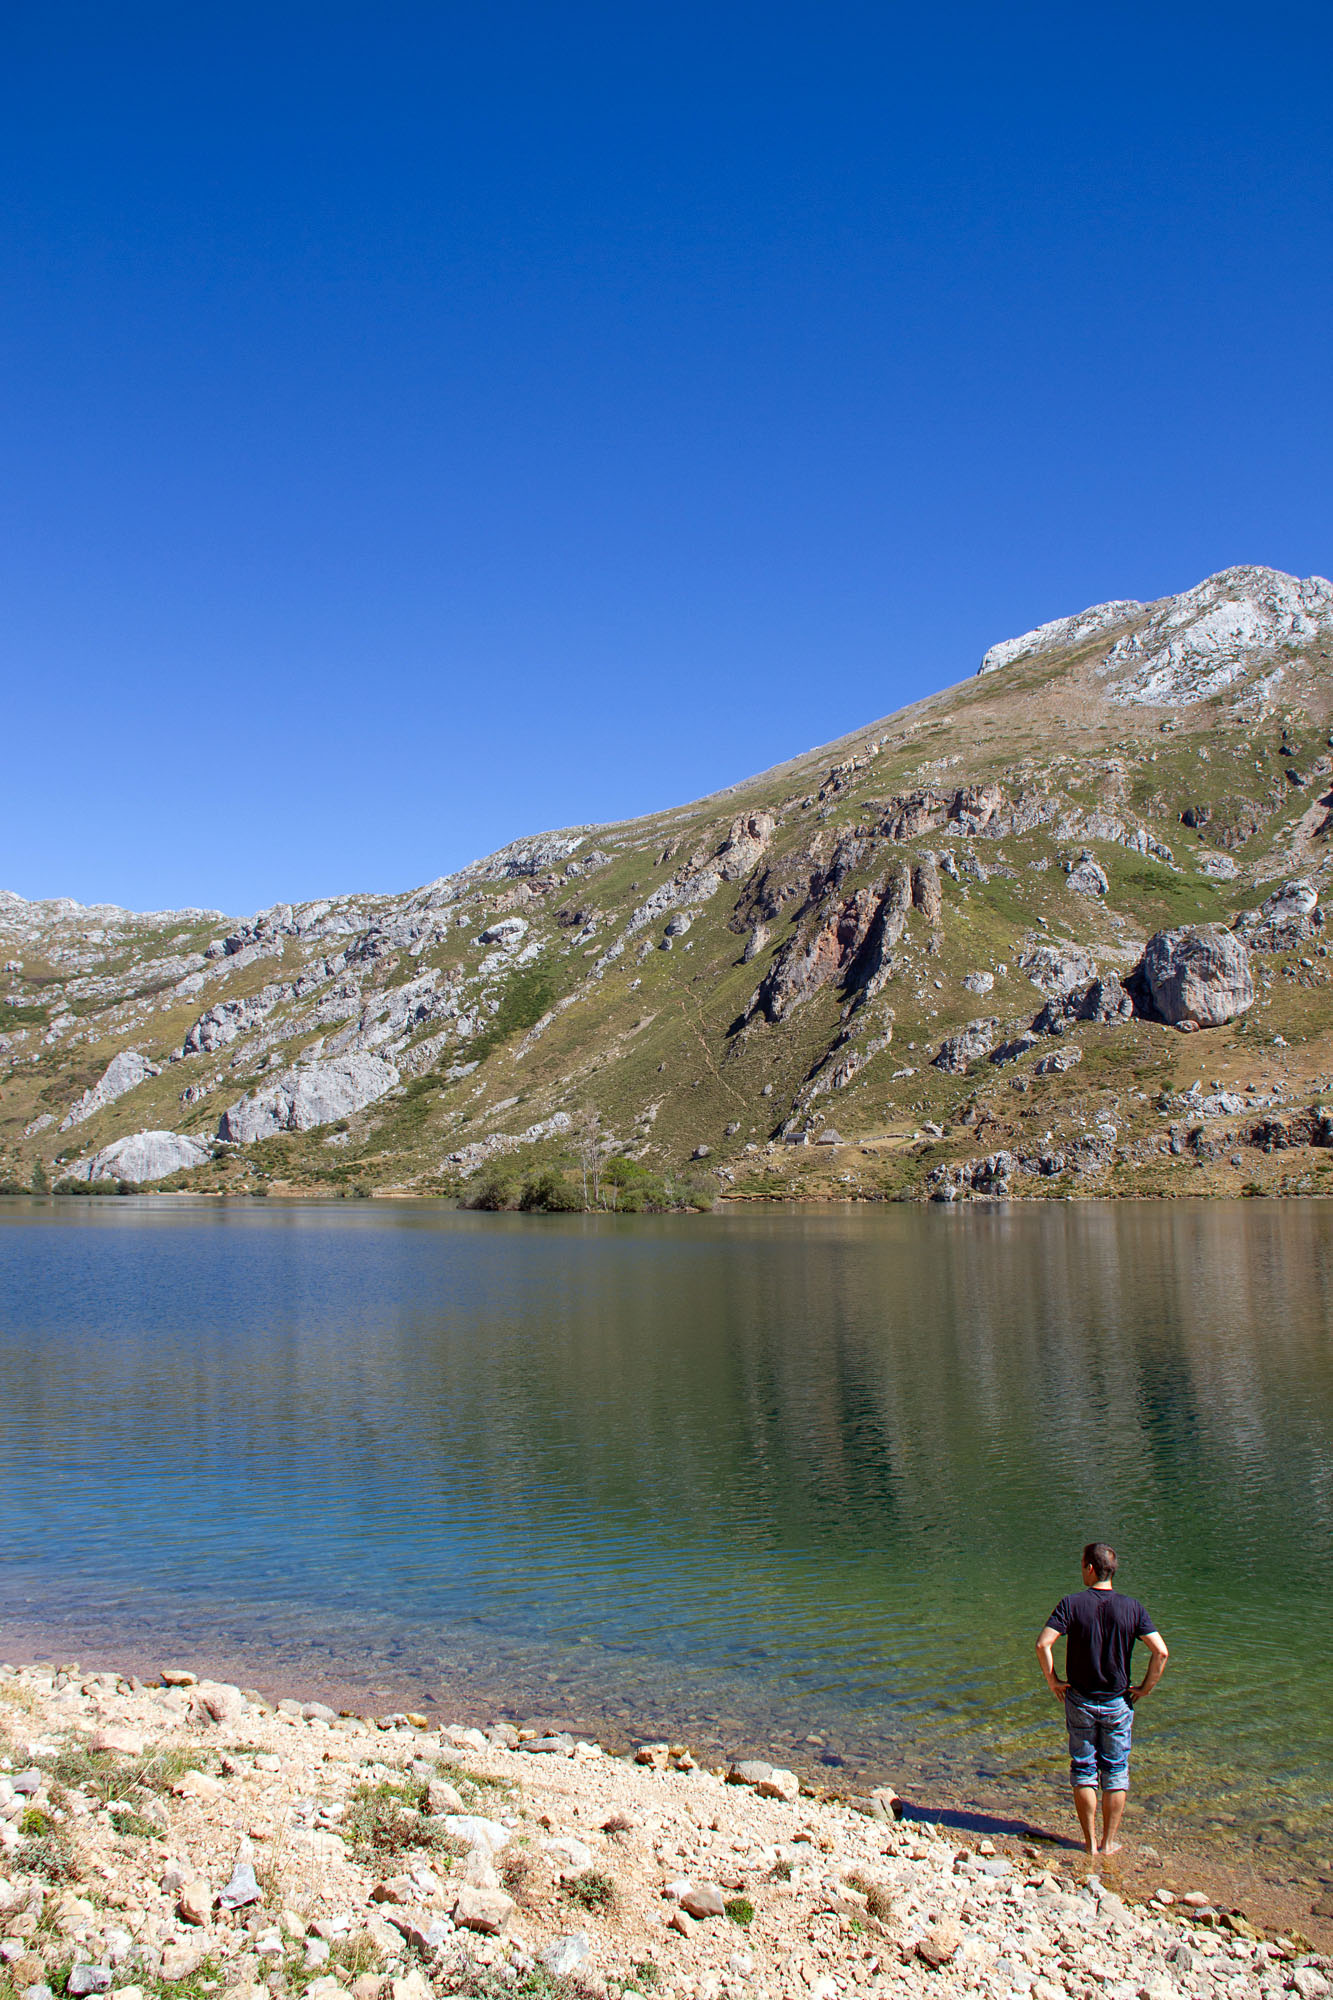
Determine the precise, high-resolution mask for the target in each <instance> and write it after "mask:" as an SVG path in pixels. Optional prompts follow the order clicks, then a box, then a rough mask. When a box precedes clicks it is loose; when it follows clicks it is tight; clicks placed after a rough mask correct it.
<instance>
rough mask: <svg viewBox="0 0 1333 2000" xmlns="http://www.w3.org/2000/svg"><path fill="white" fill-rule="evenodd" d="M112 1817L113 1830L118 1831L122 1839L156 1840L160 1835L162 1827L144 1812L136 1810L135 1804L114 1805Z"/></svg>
mask: <svg viewBox="0 0 1333 2000" xmlns="http://www.w3.org/2000/svg"><path fill="white" fill-rule="evenodd" d="M110 1818H111V1826H112V1831H113V1832H115V1833H118V1834H119V1835H120V1837H121V1839H122V1840H156V1839H158V1838H159V1837H160V1834H161V1828H160V1827H156V1826H154V1825H153V1822H152V1821H151V1820H149V1819H145V1818H144V1816H143V1814H142V1813H137V1812H135V1810H134V1807H133V1806H113V1807H112V1808H111V1814H110Z"/></svg>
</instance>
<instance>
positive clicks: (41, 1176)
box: [32, 1160, 51, 1194]
mask: <svg viewBox="0 0 1333 2000" xmlns="http://www.w3.org/2000/svg"><path fill="white" fill-rule="evenodd" d="M32 1191H33V1193H34V1194H50V1192H51V1183H50V1181H49V1180H48V1179H47V1177H46V1165H45V1162H44V1161H42V1160H34V1161H33V1163H32Z"/></svg>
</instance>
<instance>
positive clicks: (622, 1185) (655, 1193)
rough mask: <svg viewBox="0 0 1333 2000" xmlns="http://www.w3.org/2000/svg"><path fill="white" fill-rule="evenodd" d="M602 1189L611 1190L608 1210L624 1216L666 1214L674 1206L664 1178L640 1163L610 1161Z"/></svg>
mask: <svg viewBox="0 0 1333 2000" xmlns="http://www.w3.org/2000/svg"><path fill="white" fill-rule="evenodd" d="M602 1186H603V1188H604V1189H609V1190H610V1191H611V1192H610V1196H609V1199H608V1203H607V1205H608V1207H611V1208H614V1209H617V1210H619V1212H620V1213H621V1214H622V1215H663V1214H665V1213H666V1211H667V1210H668V1209H669V1208H670V1207H671V1206H672V1200H671V1195H670V1192H669V1191H668V1188H667V1184H666V1182H665V1181H664V1180H663V1179H662V1176H661V1175H660V1174H655V1173H654V1172H653V1170H652V1168H651V1167H645V1166H644V1165H643V1164H642V1162H641V1161H639V1160H609V1161H608V1162H607V1164H606V1166H605V1167H604V1168H603V1169H602Z"/></svg>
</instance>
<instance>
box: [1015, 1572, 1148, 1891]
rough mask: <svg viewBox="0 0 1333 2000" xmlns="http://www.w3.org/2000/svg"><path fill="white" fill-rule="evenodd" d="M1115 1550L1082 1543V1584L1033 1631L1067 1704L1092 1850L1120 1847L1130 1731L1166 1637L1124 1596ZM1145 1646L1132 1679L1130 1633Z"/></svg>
mask: <svg viewBox="0 0 1333 2000" xmlns="http://www.w3.org/2000/svg"><path fill="white" fill-rule="evenodd" d="M1115 1571H1116V1553H1115V1550H1114V1549H1112V1548H1108V1547H1107V1545H1106V1543H1105V1542H1089V1543H1088V1546H1087V1547H1086V1548H1085V1549H1084V1551H1083V1588H1082V1590H1079V1591H1075V1592H1074V1594H1073V1595H1072V1596H1071V1597H1062V1598H1061V1599H1060V1602H1059V1603H1058V1604H1057V1605H1056V1607H1055V1609H1054V1611H1053V1612H1052V1613H1051V1615H1050V1617H1049V1618H1048V1619H1047V1621H1046V1623H1045V1625H1044V1626H1043V1627H1042V1629H1041V1633H1040V1635H1039V1636H1038V1639H1037V1658H1038V1659H1039V1660H1040V1662H1041V1670H1042V1672H1043V1673H1044V1674H1045V1676H1046V1685H1047V1686H1048V1687H1049V1688H1050V1690H1051V1693H1052V1694H1053V1695H1054V1696H1055V1698H1056V1700H1057V1701H1062V1702H1063V1703H1064V1705H1065V1724H1066V1726H1067V1728H1068V1730H1069V1782H1070V1784H1071V1785H1072V1786H1073V1788H1074V1810H1075V1811H1076V1812H1077V1814H1078V1823H1079V1826H1080V1827H1081V1828H1082V1830H1083V1845H1084V1846H1085V1847H1086V1848H1087V1850H1088V1853H1089V1854H1118V1853H1119V1851H1120V1842H1119V1841H1118V1840H1117V1838H1116V1835H1117V1833H1118V1832H1119V1830H1120V1821H1121V1819H1122V1817H1123V1816H1124V1811H1125V1797H1126V1794H1127V1793H1128V1791H1129V1737H1130V1731H1131V1730H1132V1729H1133V1727H1134V1704H1135V1703H1136V1702H1139V1701H1142V1699H1143V1697H1144V1695H1145V1694H1149V1693H1150V1692H1151V1691H1152V1689H1153V1688H1155V1687H1156V1685H1157V1683H1158V1681H1159V1680H1160V1679H1161V1678H1162V1670H1163V1668H1164V1667H1165V1666H1166V1661H1167V1652H1166V1641H1165V1640H1164V1639H1163V1638H1162V1635H1161V1633H1160V1632H1159V1631H1158V1630H1157V1627H1156V1626H1155V1625H1154V1624H1153V1622H1152V1619H1151V1618H1150V1617H1149V1616H1148V1614H1147V1612H1146V1611H1145V1610H1144V1608H1143V1606H1142V1605H1141V1604H1140V1603H1139V1601H1138V1599H1137V1598H1136V1597H1122V1596H1121V1595H1120V1593H1119V1592H1118V1591H1117V1590H1116V1588H1115V1584H1114V1581H1113V1579H1114V1577H1115ZM1062 1634H1063V1636H1064V1638H1065V1641H1066V1644H1065V1673H1066V1675H1067V1679H1065V1680H1059V1679H1057V1678H1056V1672H1055V1642H1056V1640H1057V1639H1058V1638H1060V1637H1061V1635H1062ZM1136 1639H1142V1641H1143V1643H1144V1645H1145V1646H1146V1647H1147V1648H1148V1671H1147V1672H1146V1673H1145V1674H1144V1676H1143V1679H1142V1680H1141V1681H1140V1683H1139V1685H1138V1686H1137V1687H1131V1686H1130V1681H1129V1657H1130V1654H1131V1653H1132V1652H1133V1650H1134V1641H1135V1640H1136ZM1099 1780H1100V1783H1101V1788H1102V1837H1101V1842H1100V1845H1099V1844H1098V1840H1097V1785H1098V1781H1099Z"/></svg>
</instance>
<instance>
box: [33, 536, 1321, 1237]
mask: <svg viewBox="0 0 1333 2000" xmlns="http://www.w3.org/2000/svg"><path fill="white" fill-rule="evenodd" d="M1331 720H1333V585H1330V584H1329V583H1327V582H1326V581H1325V580H1323V579H1322V578H1318V577H1314V578H1308V579H1306V580H1304V581H1301V580H1299V579H1297V578H1294V577H1289V576H1285V575H1283V574H1282V573H1280V572H1277V571H1272V570H1264V569H1256V568H1239V569H1232V570H1227V571H1223V572H1222V573H1220V574H1219V575H1218V576H1215V577H1211V578H1209V579H1207V580H1206V581H1205V582H1204V583H1202V584H1200V585H1198V586H1197V587H1196V588H1195V589H1193V590H1190V591H1186V592H1183V593H1182V594H1181V595H1179V596H1178V597H1173V598H1166V599H1162V600H1159V601H1158V602H1156V603H1153V604H1148V605H1140V604H1138V603H1136V602H1133V601H1131V600H1119V601H1116V602H1114V603H1110V604H1105V605H1099V606H1095V607H1093V609H1092V610H1091V611H1088V612H1084V613H1081V614H1078V615H1077V616H1075V617H1072V618H1062V619H1057V620H1053V621H1051V622H1049V623H1048V624H1045V625H1042V626H1039V627H1037V628H1036V629H1035V630H1034V631H1032V632H1029V633H1026V634H1024V635H1022V636H1021V637H1020V638H1016V639H1013V640H1008V641H1005V642H1003V643H1002V644H1000V645H998V646H994V647H992V648H991V649H990V651H989V652H988V653H987V654H986V656H985V658H984V659H983V661H982V663H981V667H980V670H979V671H978V672H977V673H976V674H975V675H974V676H973V677H971V678H970V679H968V680H965V681H963V682H961V683H960V684H959V685H957V686H955V687H953V688H951V689H948V690H945V691H944V692H942V693H941V694H938V695H935V696H931V697H929V698H928V699H926V700H924V701H922V702H918V703H916V704H914V705H913V706H912V707H910V708H908V709H906V710H903V711H902V712H900V713H899V714H897V715H895V716H891V717H889V718H887V719H884V720H882V721H880V722H877V723H875V724H873V725H872V726H871V727H870V728H868V729H865V730H861V731H857V732H853V734H852V735H851V736H849V737H847V738H845V739H843V740H842V741H841V742H839V743H836V744H833V745H831V746H829V747H828V748H826V749H824V750H820V751H813V752H810V753H808V754H807V755H806V756H804V757H801V758H797V759H794V760H792V761H791V762H790V763H788V764H785V765H782V766H780V767H778V768H777V769H776V770H774V771H770V772H767V773H764V774H762V775H760V776H758V777H756V778H753V779H750V780H747V781H745V782H744V783H742V784H739V785H737V786H735V787H733V788H732V789H731V790H729V791H728V792H726V793H723V794H720V795H717V796H715V797H714V798H711V799H705V800H702V801H699V802H697V803H696V804H694V805H692V806H686V807H682V808H679V809H677V810H674V811H670V812H665V813H659V814H654V815H649V816H647V817H645V818H644V819H641V820H637V821H633V822H627V823H624V824H621V825H617V826H606V827H602V826H582V827H571V828H568V829H564V830H562V831H559V832H553V833H546V834H539V835H535V836H531V837H528V838H524V839H521V840H517V841H514V842H512V843H510V844H509V845H508V846H507V847H504V848H502V849H500V850H499V851H498V852H497V853H495V854H493V855H489V856H487V857H485V858H483V859H482V860H480V861H478V862H476V863H474V864H472V865H471V866H470V867H468V868H465V869H460V870H458V871H456V872H455V873H453V874H451V875H448V876H443V877H440V878H438V879H437V880H435V881H433V882H430V883H428V884H426V885H425V886H424V887H422V888H420V889H416V890H412V891H410V892H407V893H405V894H402V895H349V896H345V897H338V898H332V899H324V900H321V901H318V902H312V903H306V904H282V905H278V906H275V907H274V908H273V909H270V910H267V911H263V912H260V913H259V914H258V915H256V916H254V917H252V918H249V919H247V920H244V921H238V920H226V919H223V918H221V917H220V916H219V914H218V913H217V912H212V911H203V910H198V909H191V910H182V911H174V912H172V911H168V912H157V913H154V914H152V915H144V916H136V915H133V914H131V913H129V912H126V911H123V910H118V909H113V908H110V907H108V906H99V907H96V908H85V907H81V906H79V905H77V904H73V903H69V902H65V901H57V902H47V903H28V902H25V901H24V900H23V899H22V898H20V897H18V896H15V895H12V894H6V895H0V953H2V954H3V960H4V963H5V976H4V984H3V987H2V988H0V1065H3V1067H0V1149H3V1150H2V1151H0V1179H3V1180H4V1182H5V1184H6V1185H7V1186H9V1187H10V1188H11V1189H16V1188H27V1187H29V1186H31V1185H32V1184H33V1182H34V1177H35V1180H36V1184H37V1185H38V1186H41V1185H43V1184H48V1185H49V1184H51V1183H57V1184H59V1183H62V1182H63V1183H66V1184H68V1185H71V1186H75V1185H82V1186H94V1187H115V1186H150V1185H151V1186H156V1187H161V1186H163V1185H166V1186H167V1187H169V1188H171V1189H174V1190H180V1191H186V1190H194V1191H198V1192H223V1191H235V1192H251V1193H264V1192H271V1193H323V1194H340V1193H373V1192H397V1193H402V1194H424V1195H431V1194H434V1195H438V1194H450V1193H459V1192H461V1193H464V1194H468V1193H469V1192H470V1193H472V1194H474V1195H475V1194H476V1193H477V1191H478V1188H479V1185H481V1184H482V1183H484V1186H483V1187H482V1192H483V1193H484V1195H485V1198H487V1199H489V1200H494V1201H496V1202H498V1203H502V1202H504V1201H505V1200H507V1199H517V1198H518V1196H519V1194H520V1193H521V1191H522V1189H523V1187H524V1186H525V1185H526V1186H528V1187H529V1189H530V1190H531V1189H532V1188H538V1189H545V1197H544V1198H543V1201H542V1203H541V1205H557V1206H563V1205H567V1202H566V1197H568V1203H569V1204H574V1205H579V1204H581V1201H582V1200H583V1199H594V1200H596V1201H597V1202H599V1203H600V1204H602V1205H612V1204H613V1205H616V1206H630V1207H633V1206H637V1205H642V1204H643V1203H644V1202H648V1203H650V1204H652V1205H661V1204H662V1203H663V1202H670V1201H672V1200H675V1201H680V1200H689V1201H692V1202H695V1203H697V1204H699V1205H703V1204H706V1203H707V1202H708V1201H710V1200H711V1199H713V1198H714V1197H716V1196H722V1197H724V1198H739V1197H742V1196H747V1197H750V1198H761V1197H763V1198H771V1197H773V1196H775V1195H776V1196H788V1195H814V1196H819V1197H822V1198H827V1197H828V1196H830V1195H835V1196H839V1197H842V1198H858V1197H861V1198H874V1197H887V1196H903V1195H917V1196H927V1195H933V1196H935V1197H937V1198H943V1199H948V1198H957V1197H958V1196H960V1195H964V1196H966V1195H969V1194H974V1193H995V1192H1008V1193H1020V1192H1022V1193H1042V1194H1049V1193H1084V1192H1089V1193H1108V1192H1117V1191H1118V1192H1125V1193H1169V1192H1185V1191H1188V1192H1191V1193H1194V1192H1204V1191H1208V1192H1226V1191H1231V1192H1238V1191H1240V1190H1241V1189H1242V1188H1253V1189H1254V1190H1255V1191H1258V1190H1260V1189H1263V1190H1268V1189H1270V1188H1271V1189H1276V1188H1284V1189H1288V1190H1290V1191H1298V1190H1299V1191H1314V1190H1315V1189H1317V1188H1318V1187H1319V1186H1320V1185H1321V1184H1322V1183H1321V1181H1320V1175H1321V1173H1322V1170H1323V1168H1324V1165H1325V1162H1326V1160H1327V1159H1329V1158H1333V1152H1328V1151H1327V1150H1326V1149H1325V1139H1324V1134H1325V1131H1326V1129H1327V1130H1328V1131H1329V1132H1330V1133H1333V1126H1326V1122H1325V1120H1324V1114H1323V1107H1322V1103H1321V1098H1322V1093H1323V1092H1324V1091H1325V1090H1326V1089H1327V1088H1329V1085H1330V1076H1329V1072H1330V1070H1333V1039H1331V1038H1333V1005H1331V1004H1330V995H1329V992H1328V984H1329V971H1328V963H1327V950H1326V946H1325V944H1324V942H1323V911H1322V906H1321V902H1320V896H1321V891H1322V888H1323V885H1324V882H1325V880H1326V877H1327V872H1328V865H1329V850H1328V842H1329V834H1330V830H1333V788H1331V781H1333V757H1330V754H1329V726H1330V721H1331ZM979 1002H981V1003H982V1004H981V1005H979V1004H978V1003H979ZM1181 1028H1184V1029H1186V1030H1190V1031H1193V1032H1192V1033H1191V1035H1190V1037H1189V1039H1188V1040H1186V1039H1184V1038H1183V1037H1182V1036H1181V1035H1180V1034H1179V1033H1178V1032H1177V1030H1179V1029H1181ZM1200 1038H1202V1039H1200ZM1201 1065H1204V1066H1206V1067H1208V1068H1209V1069H1210V1070H1211V1071H1212V1072H1213V1074H1212V1075H1210V1076H1209V1078H1208V1079H1207V1085H1208V1087H1207V1089H1205V1088H1204V1084H1205V1079H1204V1078H1203V1077H1202V1076H1200V1075H1198V1074H1195V1073H1194V1072H1197V1071H1198V1069H1199V1068H1200V1067H1201ZM1228 1072H1229V1074H1228ZM1191 1093H1194V1095H1192V1094H1191ZM1206 1105H1207V1106H1217V1105H1226V1106H1233V1107H1234V1108H1233V1109H1229V1110H1222V1111H1218V1110H1216V1109H1213V1110H1206V1109H1204V1108H1203V1107H1204V1106H1206ZM835 1106H836V1113H835V1111H834V1107H835ZM835 1121H836V1122H835ZM1038 1128H1040V1129H1038ZM479 1177H480V1181H479ZM589 1190H591V1194H590V1193H589ZM576 1192H577V1194H578V1197H579V1204H575V1202H574V1197H575V1193H576Z"/></svg>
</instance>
